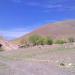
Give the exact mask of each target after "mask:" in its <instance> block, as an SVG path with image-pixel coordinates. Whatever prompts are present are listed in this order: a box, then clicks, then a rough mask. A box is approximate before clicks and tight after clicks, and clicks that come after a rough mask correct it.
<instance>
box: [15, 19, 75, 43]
mask: <svg viewBox="0 0 75 75" xmlns="http://www.w3.org/2000/svg"><path fill="white" fill-rule="evenodd" d="M31 35H40V36H43V37H50V38H52V39H54V40H56V39H68V38H71V37H73V38H75V20H67V21H61V22H56V23H50V24H46V25H44V26H42V27H40V28H38V29H36V30H34V31H32V32H31V33H29V34H27V35H24V36H22V37H20V38H18V39H15V40H14V42H15V43H20V41H22V40H26V39H27V38H28V37H29V36H31Z"/></svg>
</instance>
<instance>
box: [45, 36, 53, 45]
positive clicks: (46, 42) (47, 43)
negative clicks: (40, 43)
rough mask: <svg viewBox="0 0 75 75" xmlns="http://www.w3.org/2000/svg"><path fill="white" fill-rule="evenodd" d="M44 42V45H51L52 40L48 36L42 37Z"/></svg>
mask: <svg viewBox="0 0 75 75" xmlns="http://www.w3.org/2000/svg"><path fill="white" fill-rule="evenodd" d="M44 44H45V45H52V44H53V40H52V39H51V38H49V37H47V38H45V39H44Z"/></svg>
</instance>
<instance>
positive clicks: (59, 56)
mask: <svg viewBox="0 0 75 75" xmlns="http://www.w3.org/2000/svg"><path fill="white" fill-rule="evenodd" d="M61 63H64V66H62V65H60V64H61ZM0 75H75V48H64V47H63V46H60V47H58V46H42V47H37V46H36V47H30V48H24V49H19V50H15V51H14V50H13V51H8V52H0Z"/></svg>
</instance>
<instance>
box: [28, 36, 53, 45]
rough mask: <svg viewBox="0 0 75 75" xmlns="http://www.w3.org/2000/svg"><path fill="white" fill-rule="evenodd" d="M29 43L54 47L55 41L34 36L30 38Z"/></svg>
mask: <svg viewBox="0 0 75 75" xmlns="http://www.w3.org/2000/svg"><path fill="white" fill-rule="evenodd" d="M29 41H30V42H31V43H32V44H33V45H52V44H53V40H52V39H50V38H43V37H41V36H38V35H32V36H30V37H29Z"/></svg>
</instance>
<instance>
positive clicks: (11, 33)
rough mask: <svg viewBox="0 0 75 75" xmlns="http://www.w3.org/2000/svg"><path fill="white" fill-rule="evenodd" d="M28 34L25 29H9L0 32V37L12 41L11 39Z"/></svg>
mask: <svg viewBox="0 0 75 75" xmlns="http://www.w3.org/2000/svg"><path fill="white" fill-rule="evenodd" d="M27 33H29V32H28V31H27V30H26V29H24V28H18V29H11V30H10V29H9V30H0V35H2V36H4V37H6V38H8V39H12V38H18V37H21V36H23V35H25V34H27Z"/></svg>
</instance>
